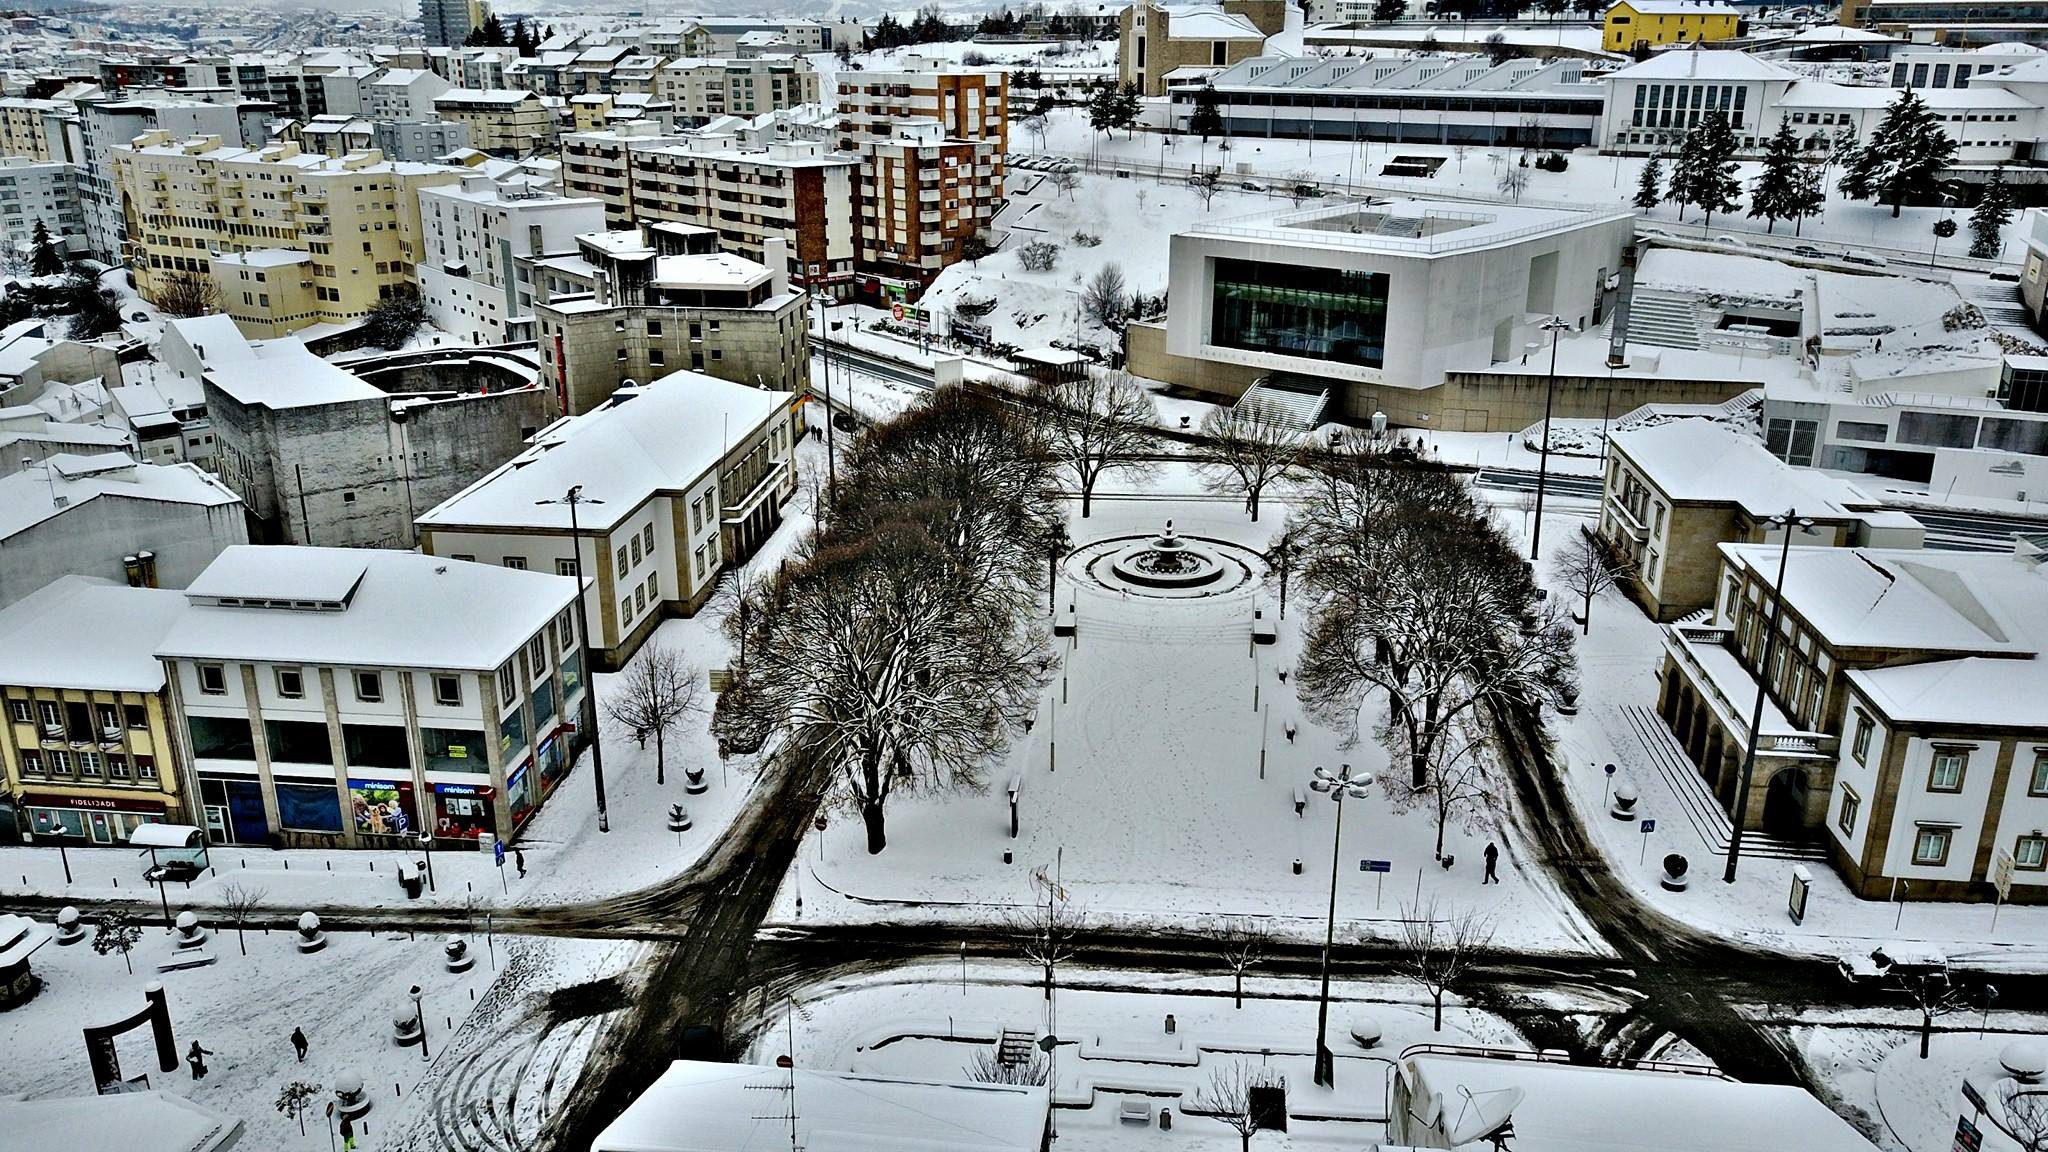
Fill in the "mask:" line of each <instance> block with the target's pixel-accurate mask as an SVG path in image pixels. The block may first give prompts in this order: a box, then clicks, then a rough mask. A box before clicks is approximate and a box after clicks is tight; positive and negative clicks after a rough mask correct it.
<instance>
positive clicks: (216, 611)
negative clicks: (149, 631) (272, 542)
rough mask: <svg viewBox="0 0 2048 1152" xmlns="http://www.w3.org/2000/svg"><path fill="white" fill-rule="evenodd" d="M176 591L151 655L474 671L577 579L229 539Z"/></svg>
mask: <svg viewBox="0 0 2048 1152" xmlns="http://www.w3.org/2000/svg"><path fill="white" fill-rule="evenodd" d="M184 595H185V598H186V600H187V601H188V606H187V608H186V610H185V613H184V614H183V616H181V617H180V619H179V620H178V622H177V623H176V624H175V625H173V626H172V628H171V630H170V632H169V633H168V634H166V635H165V636H164V638H163V640H162V642H161V643H160V645H159V647H158V649H157V653H158V655H160V656H164V657H181V658H185V659H196V660H248V661H273V660H285V661H300V662H303V663H308V664H333V665H342V666H348V665H357V666H363V667H382V668H455V669H476V670H480V671H481V670H486V669H494V668H496V667H497V666H498V665H499V664H500V663H502V662H503V661H504V659H505V657H506V656H508V655H510V654H511V653H512V652H514V651H516V650H517V649H518V647H519V646H520V645H521V644H523V643H525V642H526V641H527V639H528V638H530V637H531V636H532V635H533V634H534V633H535V632H537V631H538V630H539V629H540V628H541V627H542V626H544V625H545V624H547V622H548V621H549V620H551V619H553V618H554V617H555V615H556V614H557V613H559V612H561V610H562V609H564V608H566V607H568V605H569V602H570V601H571V600H572V599H573V598H574V597H575V595H576V582H575V581H574V580H572V579H570V578H569V577H566V576H554V575H549V574H547V573H543V572H528V571H525V570H523V569H516V568H500V567H497V566H495V565H490V564H475V563H470V562H468V561H463V560H448V559H443V558H441V557H436V556H423V555H420V554H419V553H416V552H398V551H391V550H385V549H375V548H313V547H303V546H301V547H283V546H278V547H264V546H260V545H252V544H238V545H235V546H234V547H231V548H229V549H227V550H226V551H224V552H222V553H221V554H220V556H219V557H218V558H216V559H215V560H214V562H213V563H212V564H209V565H207V568H206V571H204V572H201V573H200V574H199V577H198V578H197V579H196V580H194V581H193V582H192V585H191V586H190V587H189V588H187V589H186V590H185V593H184ZM257 603H260V604H261V605H262V606H260V607H251V606H250V605H251V604H257ZM335 604H340V605H342V607H341V608H340V609H339V610H336V609H335V608H334V607H332V605H335Z"/></svg>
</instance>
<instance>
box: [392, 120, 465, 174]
mask: <svg viewBox="0 0 2048 1152" xmlns="http://www.w3.org/2000/svg"><path fill="white" fill-rule="evenodd" d="M376 127H377V143H376V148H377V150H378V151H380V152H382V153H384V155H386V156H389V157H390V158H391V159H393V160H401V161H406V162H409V163H413V164H431V163H433V162H435V161H437V160H439V159H441V158H442V157H443V156H446V155H448V154H449V153H451V152H459V151H461V150H462V149H464V148H467V147H469V127H468V125H465V124H453V123H450V122H448V121H446V120H411V121H402V122H401V121H382V120H380V121H377V125H376Z"/></svg>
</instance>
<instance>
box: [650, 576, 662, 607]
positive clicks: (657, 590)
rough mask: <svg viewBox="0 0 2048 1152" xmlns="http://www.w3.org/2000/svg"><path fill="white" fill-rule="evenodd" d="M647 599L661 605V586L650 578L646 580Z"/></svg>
mask: <svg viewBox="0 0 2048 1152" xmlns="http://www.w3.org/2000/svg"><path fill="white" fill-rule="evenodd" d="M647 598H648V599H649V600H652V601H654V602H655V603H657V604H659V603H661V586H660V585H659V584H658V583H657V582H656V581H655V578H654V577H652V576H649V577H648V578H647Z"/></svg>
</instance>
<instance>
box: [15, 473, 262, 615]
mask: <svg viewBox="0 0 2048 1152" xmlns="http://www.w3.org/2000/svg"><path fill="white" fill-rule="evenodd" d="M248 539H249V525H248V520H247V517H246V514H245V510H244V509H243V507H242V501H241V499H240V498H239V497H237V496H236V495H235V493H234V492H233V491H232V490H230V489H229V488H228V486H227V485H225V484H223V483H221V482H220V481H219V480H217V479H215V478H214V477H213V476H212V475H210V474H208V473H206V472H202V471H201V470H200V469H199V468H198V466H197V465H193V464H137V463H136V462H135V458H134V457H132V456H130V455H129V454H128V453H126V452H124V451H118V450H116V451H101V452H99V453H97V454H94V455H89V456H85V455H73V454H69V453H59V454H57V455H53V456H50V457H48V458H47V459H45V460H43V461H42V462H41V463H39V464H32V465H29V466H28V467H25V468H22V469H21V470H19V471H17V472H14V473H13V474H11V475H8V476H5V477H0V606H5V605H7V604H10V603H12V602H14V601H15V600H18V599H20V598H22V597H24V596H27V595H28V594H29V593H31V592H34V591H35V590H36V589H38V588H41V587H43V586H44V585H46V584H48V583H50V582H51V581H53V580H56V579H58V578H59V577H62V576H66V575H71V574H77V575H83V576H93V577H97V578H100V579H105V580H125V581H133V582H137V583H144V584H149V585H151V586H156V585H162V586H163V587H167V588H182V587H184V586H185V584H186V583H188V582H189V581H191V580H192V578H193V577H195V576H197V575H199V573H200V572H201V571H203V570H204V569H205V568H206V566H207V565H208V564H210V563H212V562H213V558H214V557H215V556H218V555H220V553H221V551H222V550H223V549H226V548H229V547H232V546H234V545H236V544H243V543H247V542H248ZM145 558H146V563H145Z"/></svg>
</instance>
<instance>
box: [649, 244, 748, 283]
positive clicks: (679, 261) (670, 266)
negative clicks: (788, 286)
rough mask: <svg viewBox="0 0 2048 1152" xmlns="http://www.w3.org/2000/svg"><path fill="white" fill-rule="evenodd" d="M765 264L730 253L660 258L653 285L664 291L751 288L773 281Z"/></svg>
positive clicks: (706, 253)
mask: <svg viewBox="0 0 2048 1152" xmlns="http://www.w3.org/2000/svg"><path fill="white" fill-rule="evenodd" d="M773 276H774V273H773V272H770V271H769V270H768V266H767V265H766V264H761V263H757V262H756V261H753V260H749V259H747V258H746V257H744V256H735V255H733V254H732V253H730V252H705V253H698V254H692V255H685V256H659V257H656V258H655V261H654V275H653V276H652V277H651V278H650V281H649V282H650V283H651V284H653V285H654V286H656V287H661V288H696V287H712V288H749V287H752V286H753V285H755V284H760V283H764V282H766V281H768V280H769V279H771V278H773Z"/></svg>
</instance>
